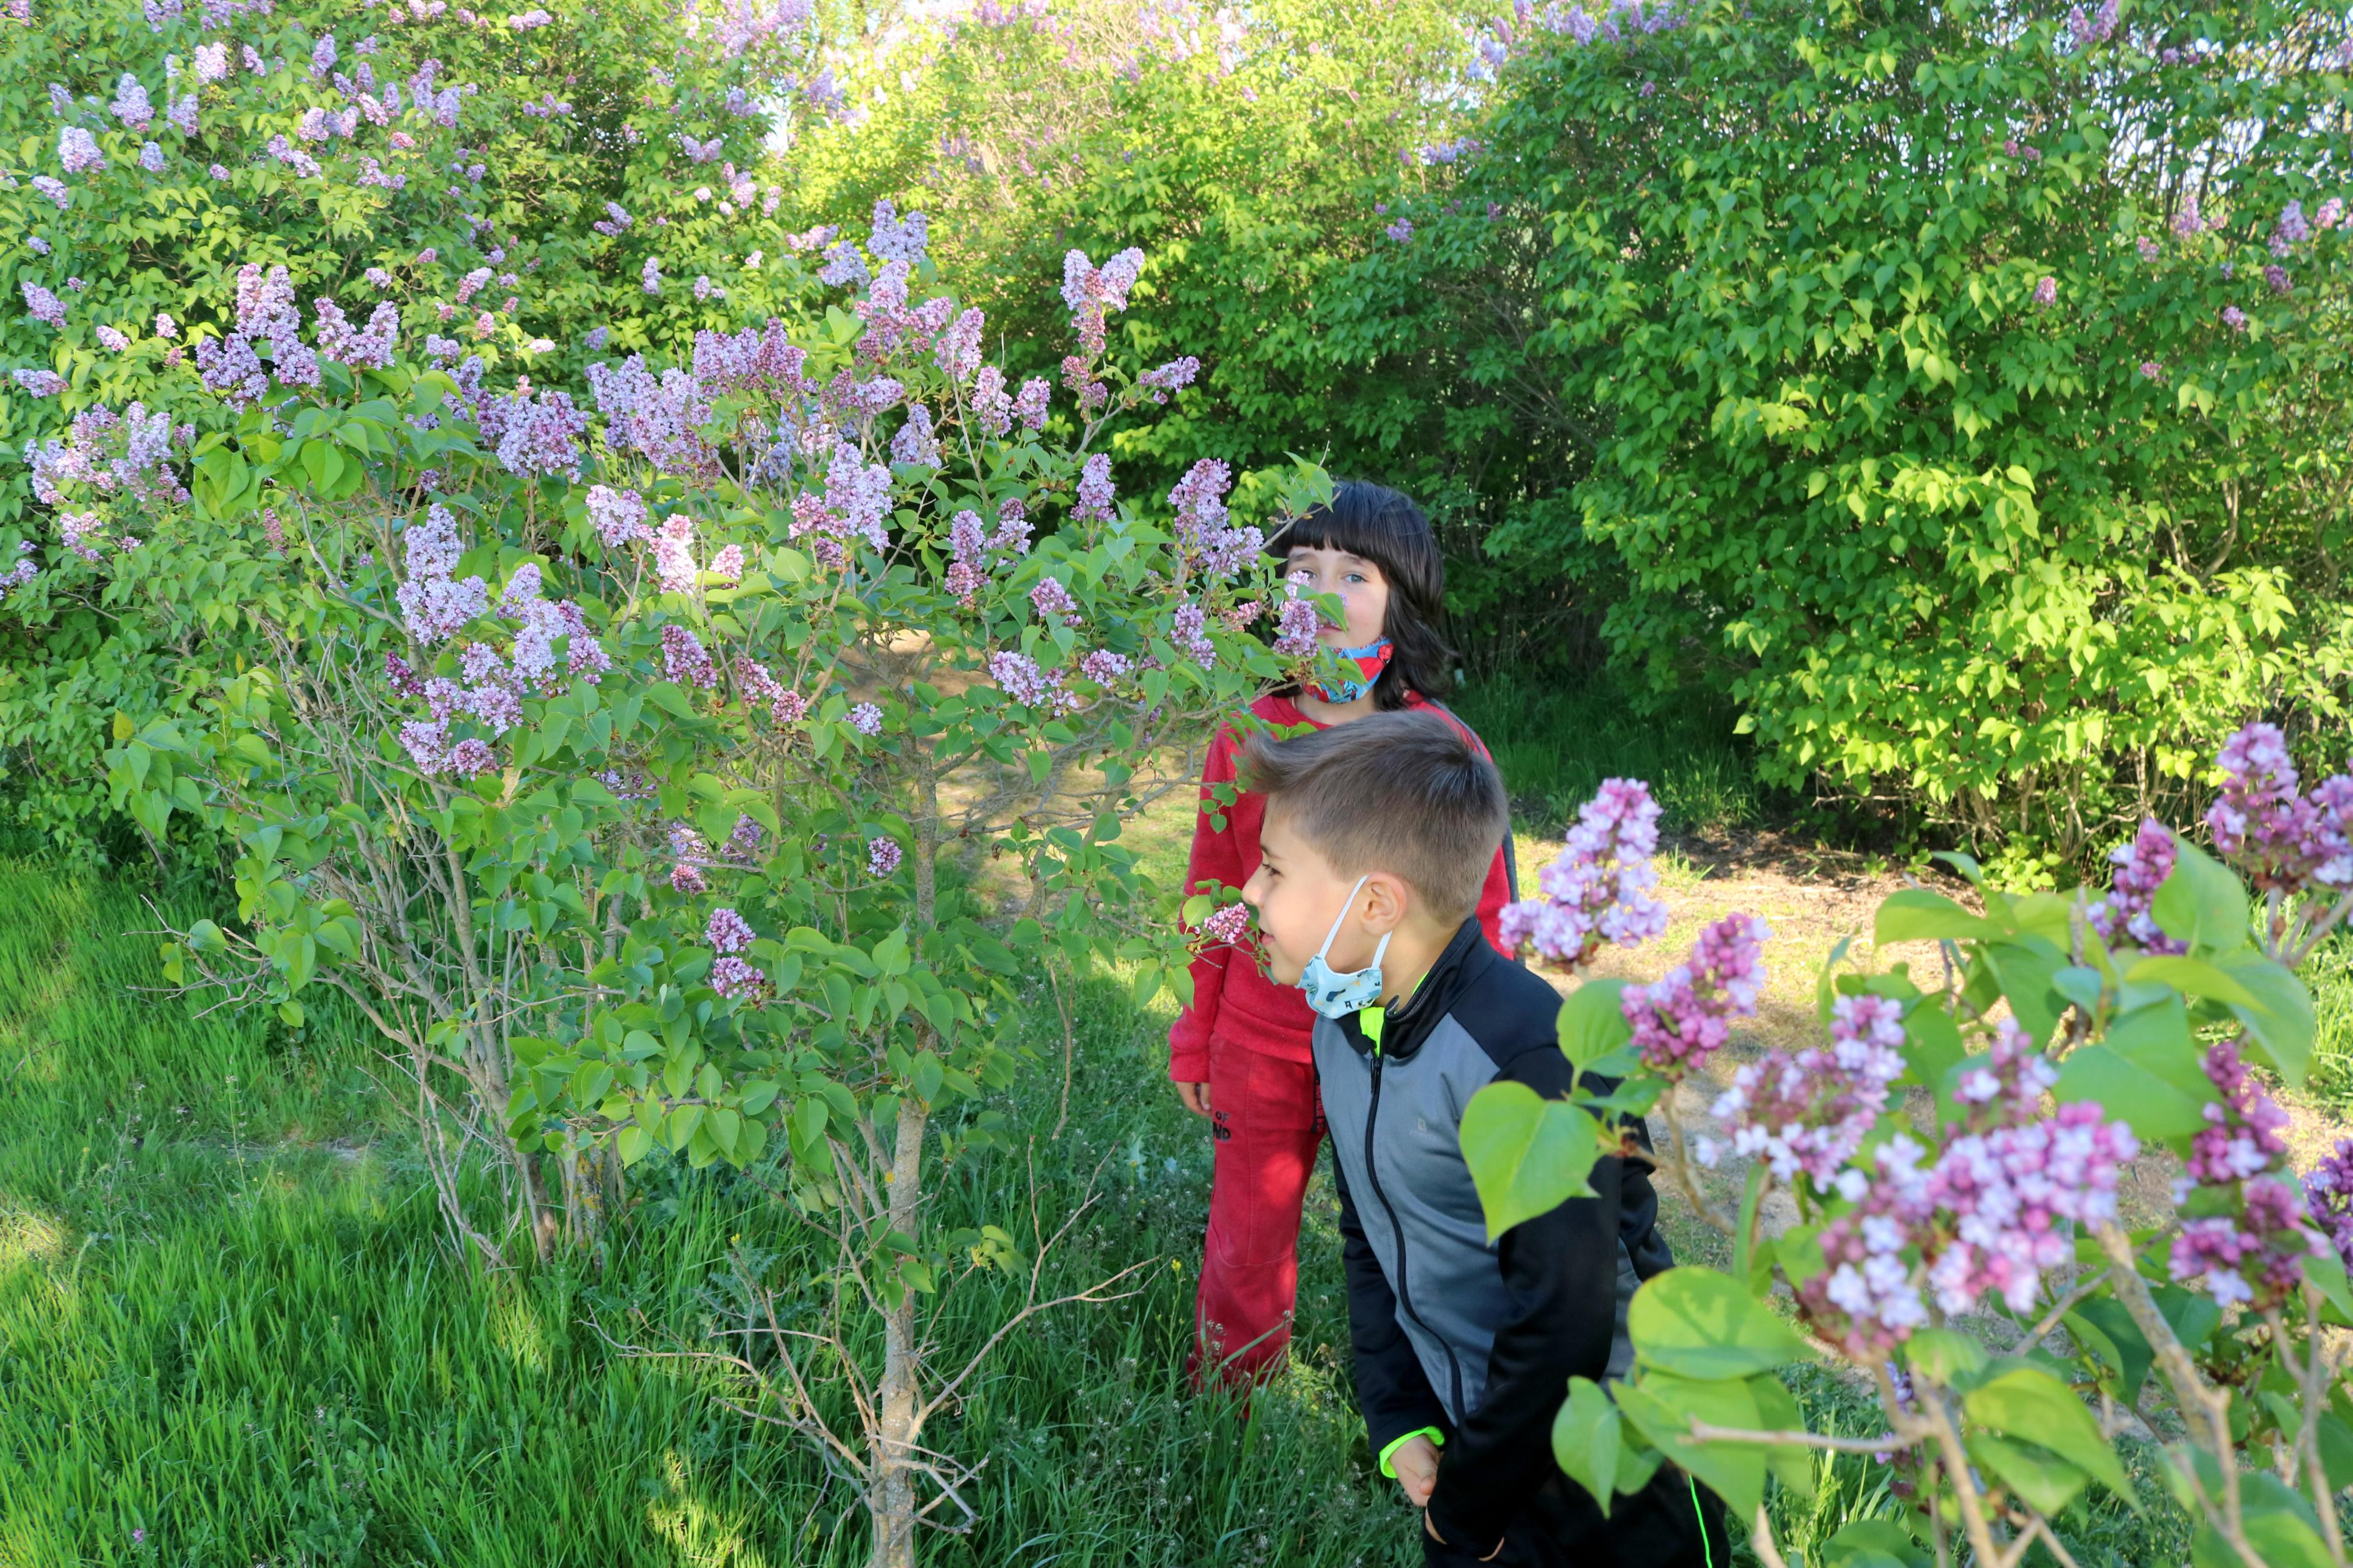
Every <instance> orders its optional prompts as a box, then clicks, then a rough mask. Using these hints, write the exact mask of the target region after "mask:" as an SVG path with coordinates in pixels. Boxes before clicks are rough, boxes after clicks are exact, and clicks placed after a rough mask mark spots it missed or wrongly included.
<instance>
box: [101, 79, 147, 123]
mask: <svg viewBox="0 0 2353 1568" xmlns="http://www.w3.org/2000/svg"><path fill="white" fill-rule="evenodd" d="M111 108H112V110H114V118H116V119H117V120H120V121H122V123H123V125H124V126H125V127H126V128H128V129H130V130H132V131H144V130H146V129H147V127H149V126H150V125H153V123H154V122H155V105H154V104H153V102H152V101H150V100H149V99H148V97H147V89H145V88H143V87H142V86H140V85H139V79H138V78H137V77H135V76H132V74H131V73H130V72H129V71H124V72H123V73H122V76H121V79H120V80H118V81H117V82H116V83H115V84H114V102H113V103H112V105H111Z"/></svg>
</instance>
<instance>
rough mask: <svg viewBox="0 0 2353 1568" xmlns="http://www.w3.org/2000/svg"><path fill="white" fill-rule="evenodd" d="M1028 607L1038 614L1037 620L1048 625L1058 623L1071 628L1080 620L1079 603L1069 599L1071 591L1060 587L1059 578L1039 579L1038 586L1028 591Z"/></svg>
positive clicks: (1060, 581)
mask: <svg viewBox="0 0 2353 1568" xmlns="http://www.w3.org/2000/svg"><path fill="white" fill-rule="evenodd" d="M1029 606H1030V608H1032V609H1034V610H1036V611H1037V612H1038V618H1039V620H1042V621H1045V622H1047V623H1049V624H1053V623H1057V622H1059V623H1060V624H1061V625H1064V626H1072V625H1076V624H1077V623H1078V621H1079V620H1080V619H1081V616H1080V615H1079V602H1078V601H1077V600H1076V599H1073V598H1071V591H1070V590H1069V589H1068V588H1065V587H1064V586H1062V580H1061V579H1060V578H1059V577H1045V578H1041V579H1039V584H1038V585H1037V586H1036V587H1034V588H1032V589H1030V590H1029Z"/></svg>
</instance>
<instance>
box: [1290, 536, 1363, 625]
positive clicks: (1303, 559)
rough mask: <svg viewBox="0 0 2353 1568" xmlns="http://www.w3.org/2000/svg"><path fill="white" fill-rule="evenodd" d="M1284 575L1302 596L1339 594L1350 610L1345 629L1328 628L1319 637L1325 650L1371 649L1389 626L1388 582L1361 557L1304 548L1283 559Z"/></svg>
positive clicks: (1322, 549) (1341, 551)
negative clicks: (1326, 648) (1327, 648)
mask: <svg viewBox="0 0 2353 1568" xmlns="http://www.w3.org/2000/svg"><path fill="white" fill-rule="evenodd" d="M1282 574H1283V576H1284V577H1285V578H1287V579H1288V580H1289V581H1291V582H1292V583H1293V584H1296V585H1297V586H1298V589H1299V591H1300V592H1301V593H1303V594H1336V595H1339V598H1340V604H1341V605H1342V607H1343V608H1345V610H1346V611H1347V616H1348V619H1347V624H1346V625H1345V626H1328V625H1327V626H1324V628H1323V629H1322V630H1321V631H1319V632H1318V633H1317V634H1316V636H1317V637H1318V638H1319V639H1320V640H1321V641H1322V642H1323V644H1324V647H1332V648H1342V647H1370V646H1371V645H1372V644H1374V643H1377V642H1378V641H1380V639H1381V637H1383V635H1384V634H1385V629H1386V628H1387V626H1388V616H1389V581H1388V578H1387V577H1384V576H1382V575H1381V569H1380V568H1379V567H1378V566H1376V565H1375V564H1373V563H1371V562H1369V561H1367V560H1366V559H1365V558H1364V557H1363V556H1361V555H1351V554H1349V553H1348V552H1345V551H1344V550H1333V549H1328V548H1326V547H1324V546H1322V545H1314V546H1310V545H1302V546H1300V547H1299V548H1297V549H1295V550H1293V552H1291V553H1290V555H1288V556H1287V557H1285V558H1284V561H1283V568H1282Z"/></svg>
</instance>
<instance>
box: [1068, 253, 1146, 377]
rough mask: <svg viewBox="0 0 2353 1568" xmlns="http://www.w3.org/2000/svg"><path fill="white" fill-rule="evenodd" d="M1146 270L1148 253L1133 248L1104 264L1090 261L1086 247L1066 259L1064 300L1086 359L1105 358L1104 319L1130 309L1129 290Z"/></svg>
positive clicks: (1070, 254)
mask: <svg viewBox="0 0 2353 1568" xmlns="http://www.w3.org/2000/svg"><path fill="white" fill-rule="evenodd" d="M1143 270H1144V252H1142V251H1141V250H1136V249H1133V248H1131V249H1127V250H1123V251H1121V252H1120V253H1119V254H1118V255H1116V256H1114V257H1113V258H1111V259H1110V260H1108V261H1106V262H1104V263H1103V265H1102V266H1101V267H1097V266H1095V265H1094V264H1093V263H1092V262H1091V261H1089V260H1088V259H1087V253H1086V252H1085V251H1083V250H1073V251H1071V252H1070V253H1069V254H1068V255H1066V256H1064V257H1063V258H1062V302H1063V303H1064V304H1065V305H1067V306H1069V307H1070V310H1071V325H1072V326H1073V327H1074V328H1076V329H1077V331H1078V334H1079V345H1080V349H1081V351H1082V354H1083V355H1084V357H1085V358H1086V359H1088V360H1095V359H1099V358H1101V357H1102V355H1103V334H1104V318H1105V317H1106V316H1107V315H1108V314H1109V313H1110V312H1112V311H1113V310H1125V309H1126V308H1127V295H1128V290H1130V289H1133V288H1134V287H1135V280H1136V279H1137V277H1138V276H1139V275H1140V274H1141V273H1142V272H1143Z"/></svg>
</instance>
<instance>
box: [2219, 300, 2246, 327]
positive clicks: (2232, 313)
mask: <svg viewBox="0 0 2353 1568" xmlns="http://www.w3.org/2000/svg"><path fill="white" fill-rule="evenodd" d="M2222 324H2223V325H2224V326H2226V327H2228V328H2230V329H2231V330H2232V331H2234V332H2243V331H2246V330H2247V313H2246V312H2245V311H2244V310H2241V309H2239V307H2237V306H2236V305H2225V306H2223V307H2222Z"/></svg>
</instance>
